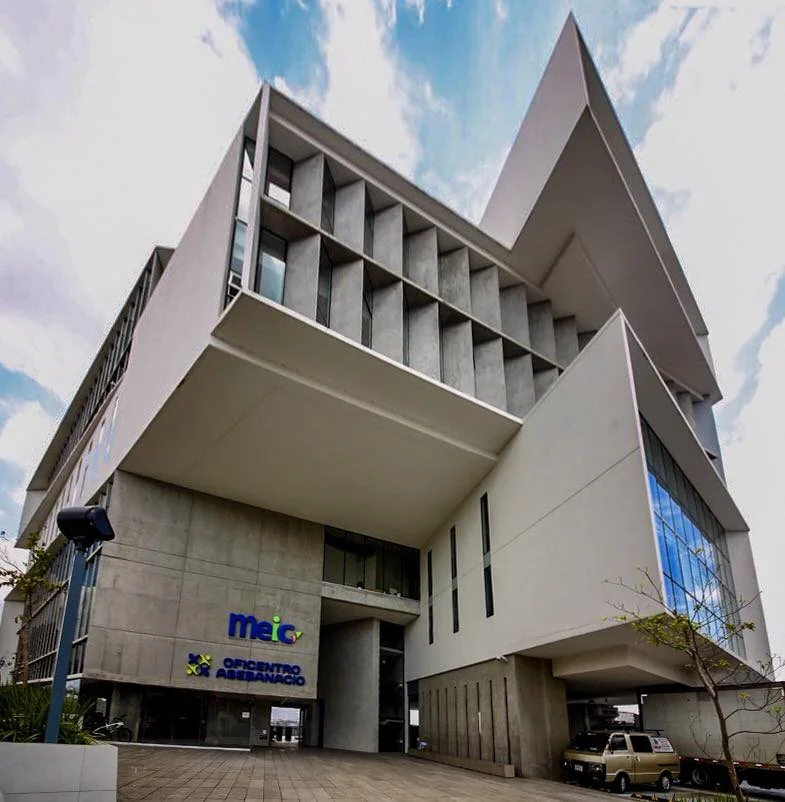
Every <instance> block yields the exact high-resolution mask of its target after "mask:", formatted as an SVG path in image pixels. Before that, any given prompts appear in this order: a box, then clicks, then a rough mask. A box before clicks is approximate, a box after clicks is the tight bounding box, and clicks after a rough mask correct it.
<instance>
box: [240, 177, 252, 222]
mask: <svg viewBox="0 0 785 802" xmlns="http://www.w3.org/2000/svg"><path fill="white" fill-rule="evenodd" d="M250 213H251V182H250V181H247V180H246V179H245V178H243V179H242V181H240V195H239V197H238V198H237V219H238V220H242V221H243V222H244V223H247V222H248V218H249V215H250Z"/></svg>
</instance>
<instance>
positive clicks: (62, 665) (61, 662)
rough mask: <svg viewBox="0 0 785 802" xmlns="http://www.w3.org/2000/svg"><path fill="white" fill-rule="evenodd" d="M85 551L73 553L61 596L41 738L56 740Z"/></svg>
mask: <svg viewBox="0 0 785 802" xmlns="http://www.w3.org/2000/svg"><path fill="white" fill-rule="evenodd" d="M86 558H87V555H86V553H85V551H81V550H79V549H77V550H76V552H75V553H74V564H73V567H72V568H71V579H70V581H69V583H68V596H67V597H66V600H65V613H64V614H63V628H62V631H61V632H60V643H59V644H58V646H57V660H56V662H55V673H54V677H52V700H51V702H50V703H49V715H48V716H47V719H46V736H45V737H44V741H45V742H46V743H48V744H56V743H57V740H58V738H59V737H60V717H61V716H62V714H63V702H64V701H65V682H66V679H67V678H68V664H69V663H70V661H71V647H72V645H73V642H74V635H75V633H76V618H77V616H78V615H79V600H80V599H81V598H82V585H84V575H85V568H86V566H87V559H86Z"/></svg>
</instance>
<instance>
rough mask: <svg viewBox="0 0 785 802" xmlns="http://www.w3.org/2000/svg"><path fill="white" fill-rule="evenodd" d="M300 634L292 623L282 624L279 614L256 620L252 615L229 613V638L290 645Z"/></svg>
mask: <svg viewBox="0 0 785 802" xmlns="http://www.w3.org/2000/svg"><path fill="white" fill-rule="evenodd" d="M302 634H303V633H302V632H301V631H300V630H298V629H297V627H295V626H294V625H293V624H282V623H281V616H280V615H274V616H273V620H272V621H257V620H256V617H255V616H253V615H243V614H241V613H229V637H230V638H250V639H251V640H267V641H273V642H274V643H285V644H287V645H288V646H291V645H292V644H293V643H296V642H297V641H298V640H299V639H300V637H301V636H302Z"/></svg>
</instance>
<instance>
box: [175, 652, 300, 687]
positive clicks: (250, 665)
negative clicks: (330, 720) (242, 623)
mask: <svg viewBox="0 0 785 802" xmlns="http://www.w3.org/2000/svg"><path fill="white" fill-rule="evenodd" d="M211 659H212V658H211V656H210V655H209V654H191V653H189V654H188V662H187V664H186V667H185V673H186V674H187V675H188V676H194V677H207V678H209V677H210V668H211V665H210V663H211ZM215 679H233V680H240V681H241V682H267V683H269V684H271V685H299V686H302V685H305V677H304V676H303V675H302V669H301V668H300V666H298V665H296V664H293V663H268V662H266V661H264V660H246V659H244V658H242V657H224V659H223V663H222V665H221V667H220V668H219V669H218V670H217V671H216V672H215Z"/></svg>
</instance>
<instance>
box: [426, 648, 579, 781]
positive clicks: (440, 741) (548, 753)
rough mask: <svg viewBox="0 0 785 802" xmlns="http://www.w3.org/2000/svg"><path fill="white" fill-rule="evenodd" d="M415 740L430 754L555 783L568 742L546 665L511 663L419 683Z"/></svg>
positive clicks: (561, 696)
mask: <svg viewBox="0 0 785 802" xmlns="http://www.w3.org/2000/svg"><path fill="white" fill-rule="evenodd" d="M419 710H420V737H421V738H423V739H424V740H426V741H427V742H428V748H429V749H430V750H431V751H433V752H438V753H440V754H446V755H452V756H454V757H461V758H470V759H475V760H485V761H490V762H494V763H506V764H512V765H514V766H515V770H516V774H518V775H519V776H529V777H556V776H558V768H559V765H558V764H559V758H560V755H561V751H562V750H563V749H564V747H565V746H566V744H567V741H568V727H567V700H566V696H565V692H564V685H563V683H561V682H560V681H559V680H555V679H553V676H552V674H551V668H550V663H549V662H548V661H547V660H535V659H532V658H525V657H521V656H520V655H514V656H512V657H510V658H508V659H505V660H490V661H486V662H483V663H478V664H475V665H471V666H467V667H465V668H461V669H458V670H455V671H449V672H447V673H444V674H439V675H437V676H433V677H428V678H426V679H423V680H421V681H420V683H419Z"/></svg>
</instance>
